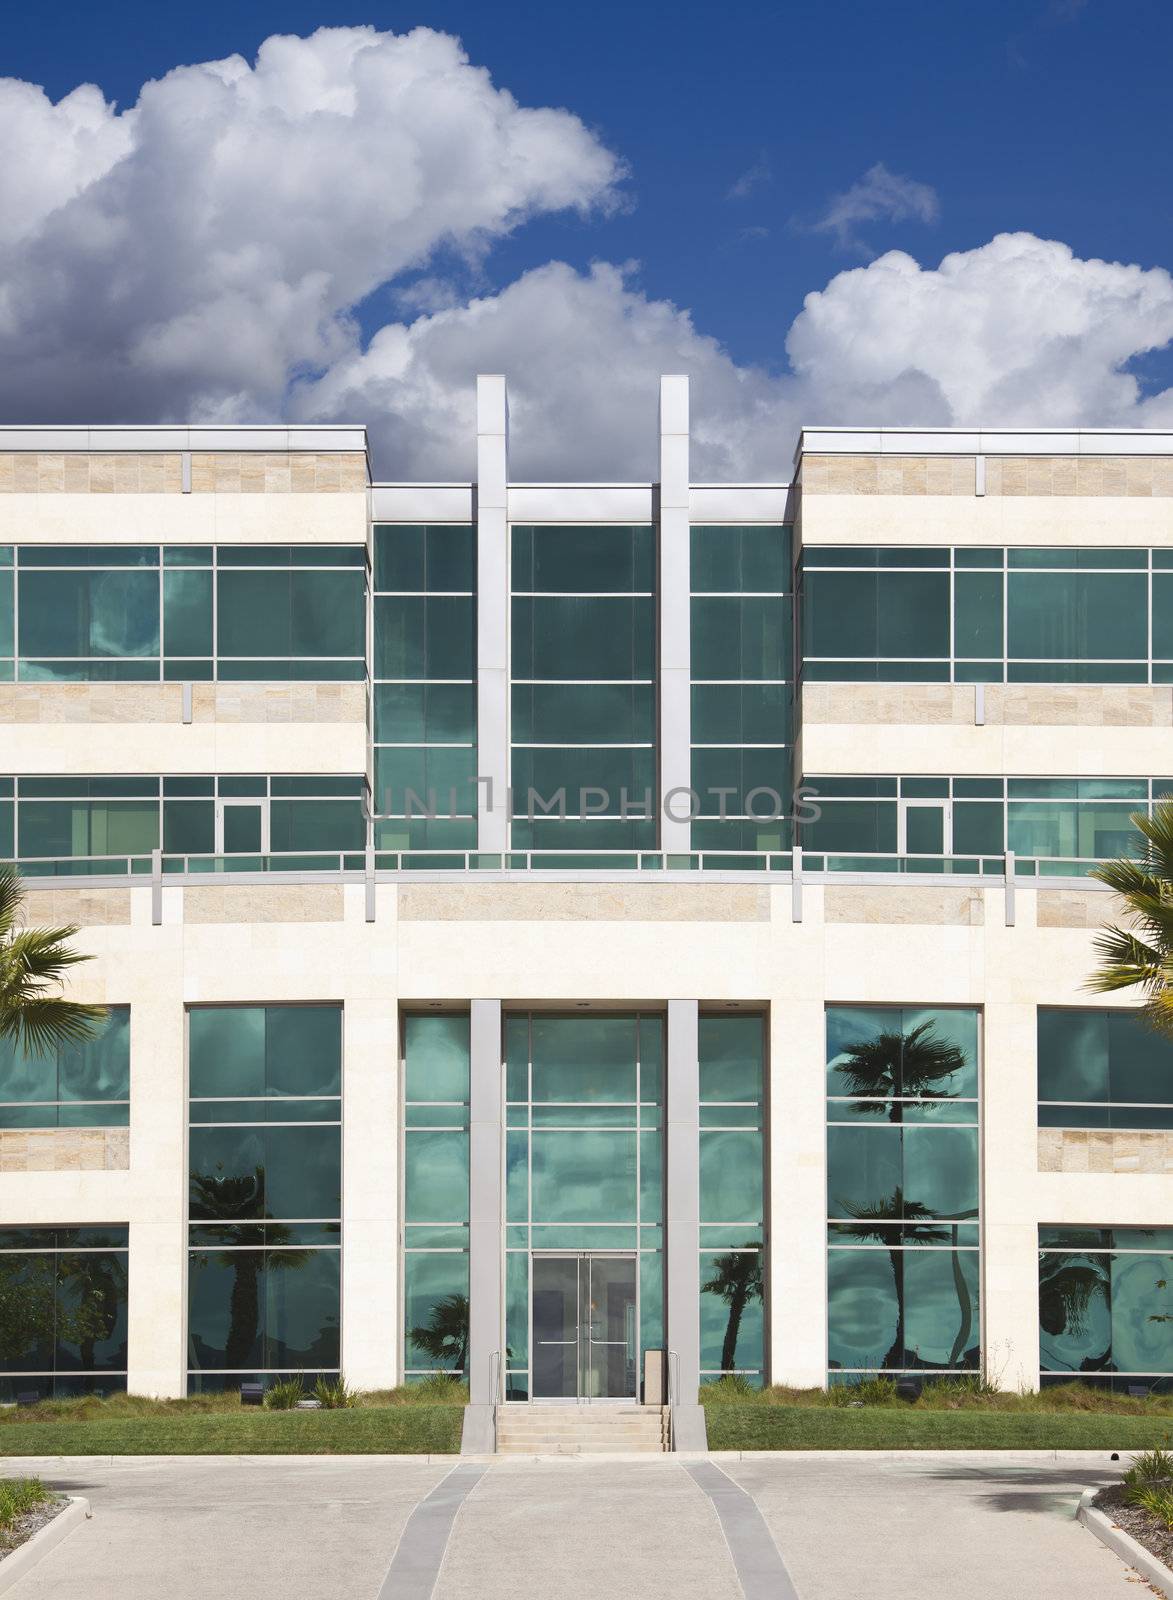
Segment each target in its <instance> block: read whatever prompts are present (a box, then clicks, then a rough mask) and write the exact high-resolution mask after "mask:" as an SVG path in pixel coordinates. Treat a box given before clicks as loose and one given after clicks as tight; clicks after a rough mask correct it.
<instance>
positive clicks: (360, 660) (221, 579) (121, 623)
mask: <svg viewBox="0 0 1173 1600" xmlns="http://www.w3.org/2000/svg"><path fill="white" fill-rule="evenodd" d="M14 557H15V560H14V559H13V558H14ZM365 568H366V552H365V551H364V550H363V548H362V546H361V545H354V546H351V545H336V546H329V545H307V546H301V545H231V546H230V545H223V546H213V545H163V546H159V545H44V546H32V545H25V546H17V547H15V549H13V547H9V546H6V547H4V549H3V550H0V679H2V678H5V677H7V678H8V679H11V678H13V677H14V676H15V677H16V678H18V679H20V680H21V681H24V682H59V683H71V682H89V683H94V682H102V683H108V682H142V681H145V680H150V679H156V680H157V679H160V678H164V679H172V680H181V681H187V682H199V681H206V680H210V679H213V678H218V679H220V680H222V681H228V682H239V681H242V680H249V679H276V680H290V679H295V680H310V679H316V680H325V681H337V680H343V681H344V680H348V679H349V680H354V681H358V682H361V680H362V679H363V678H364V677H365V676H366V615H365V613H366V607H365V597H364V589H365V583H366V573H365Z"/></svg>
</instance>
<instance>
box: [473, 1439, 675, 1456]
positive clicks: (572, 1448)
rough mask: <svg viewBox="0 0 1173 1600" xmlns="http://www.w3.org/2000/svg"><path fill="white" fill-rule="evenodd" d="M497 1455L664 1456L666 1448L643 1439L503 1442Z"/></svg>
mask: <svg viewBox="0 0 1173 1600" xmlns="http://www.w3.org/2000/svg"><path fill="white" fill-rule="evenodd" d="M497 1453H498V1454H499V1455H504V1456H510V1455H513V1456H578V1455H582V1456H589V1455H663V1453H664V1446H663V1445H662V1444H660V1443H659V1442H658V1441H657V1442H647V1441H644V1440H642V1439H640V1440H635V1441H633V1442H630V1443H625V1444H620V1443H619V1442H618V1441H614V1440H603V1441H602V1442H599V1443H596V1442H595V1441H593V1440H591V1441H586V1440H578V1441H576V1442H575V1443H574V1444H565V1443H563V1444H543V1443H537V1444H532V1443H527V1444H520V1443H518V1442H516V1441H514V1442H509V1441H506V1440H501V1441H499V1442H498V1445H497Z"/></svg>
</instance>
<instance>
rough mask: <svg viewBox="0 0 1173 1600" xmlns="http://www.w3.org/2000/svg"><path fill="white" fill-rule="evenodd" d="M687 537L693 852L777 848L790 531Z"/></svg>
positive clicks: (783, 784) (789, 648) (788, 702)
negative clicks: (695, 799) (694, 804)
mask: <svg viewBox="0 0 1173 1600" xmlns="http://www.w3.org/2000/svg"><path fill="white" fill-rule="evenodd" d="M691 540H692V544H691V588H692V600H691V660H692V691H691V693H692V787H693V789H694V790H695V791H696V793H697V796H698V801H699V804H698V807H697V813H698V814H697V816H696V818H695V819H694V820H693V823H692V844H693V848H694V849H698V850H721V849H725V850H731V851H742V850H750V851H759V850H764V851H777V850H781V849H783V848H786V847H788V845H789V842H790V835H789V827H788V822H787V818H788V815H789V812H790V809H791V802H790V792H791V788H792V784H791V779H790V751H791V745H792V743H793V729H792V720H793V701H792V688H793V685H792V682H791V680H792V678H793V674H794V669H793V665H792V654H793V641H792V638H791V632H792V628H793V607H794V597H793V594H792V592H791V590H792V587H793V584H792V578H791V530H790V528H789V527H788V526H784V525H781V524H779V525H776V526H769V525H763V526H753V525H750V526H748V527H725V526H711V527H704V526H696V527H693V528H692V530H691ZM755 791H758V792H756V793H755ZM775 796H777V797H778V799H777V800H776V799H775ZM779 801H780V805H779Z"/></svg>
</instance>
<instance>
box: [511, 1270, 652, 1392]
mask: <svg viewBox="0 0 1173 1600" xmlns="http://www.w3.org/2000/svg"><path fill="white" fill-rule="evenodd" d="M636 1260H637V1258H636V1256H635V1254H634V1252H633V1253H631V1254H621V1253H619V1252H616V1251H608V1252H606V1253H599V1252H592V1251H578V1252H575V1253H573V1254H559V1255H556V1254H553V1253H551V1254H536V1253H535V1255H534V1256H533V1341H532V1345H531V1349H532V1352H533V1397H534V1399H535V1400H569V1401H580V1400H581V1401H587V1400H634V1399H635V1398H636V1394H637V1387H636V1385H637V1379H638V1373H637V1365H638V1362H637V1354H636V1352H637V1340H636V1329H637V1327H638V1320H637V1307H636V1280H637V1273H636Z"/></svg>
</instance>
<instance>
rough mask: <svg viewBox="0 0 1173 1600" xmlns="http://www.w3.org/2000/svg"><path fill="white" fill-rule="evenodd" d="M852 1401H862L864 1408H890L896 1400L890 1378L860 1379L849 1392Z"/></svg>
mask: <svg viewBox="0 0 1173 1600" xmlns="http://www.w3.org/2000/svg"><path fill="white" fill-rule="evenodd" d="M851 1398H852V1399H853V1400H862V1401H863V1403H864V1405H865V1406H890V1405H892V1404H893V1403H894V1401H895V1399H896V1385H895V1383H894V1382H893V1380H892V1379H891V1378H861V1379H860V1381H859V1382H858V1383H857V1384H855V1385H854V1386H853V1388H852V1391H851Z"/></svg>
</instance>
